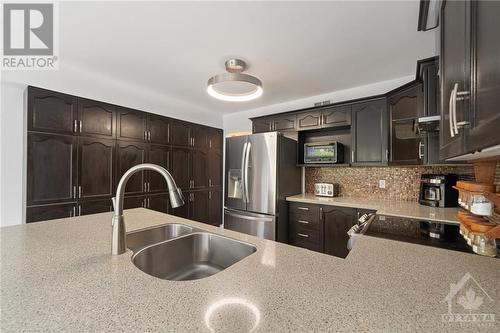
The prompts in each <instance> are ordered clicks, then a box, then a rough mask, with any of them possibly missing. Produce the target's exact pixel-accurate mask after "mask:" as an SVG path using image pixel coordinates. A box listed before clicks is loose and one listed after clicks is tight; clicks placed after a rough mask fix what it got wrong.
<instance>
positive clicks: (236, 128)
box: [223, 76, 415, 135]
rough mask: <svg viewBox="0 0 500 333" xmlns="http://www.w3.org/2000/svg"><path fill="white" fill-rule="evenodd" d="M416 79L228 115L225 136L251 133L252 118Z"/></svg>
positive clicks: (376, 92) (353, 96) (387, 88)
mask: <svg viewBox="0 0 500 333" xmlns="http://www.w3.org/2000/svg"><path fill="white" fill-rule="evenodd" d="M414 79H415V76H404V77H400V78H397V79H393V80H388V81H381V82H375V83H371V84H367V85H364V86H359V87H355V88H349V89H344V90H339V91H334V92H331V93H328V94H322V95H316V96H311V97H307V98H302V99H297V100H293V101H288V102H285V103H279V104H274V105H269V106H265V107H261V108H257V109H251V110H247V111H242V112H237V113H232V114H227V115H224V116H223V123H224V132H225V134H226V135H227V134H231V133H239V132H251V131H252V122H251V121H250V120H249V119H248V118H250V117H257V116H264V115H267V114H275V113H279V112H286V111H291V110H296V109H302V108H307V107H312V106H314V103H315V102H321V101H326V100H330V101H331V102H332V103H336V102H341V101H347V100H351V99H356V98H362V97H368V96H373V95H379V94H385V93H386V92H388V91H391V90H392V89H394V88H397V87H399V86H401V85H403V84H405V83H408V82H410V81H412V80H414Z"/></svg>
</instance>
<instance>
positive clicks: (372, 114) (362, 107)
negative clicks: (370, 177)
mask: <svg viewBox="0 0 500 333" xmlns="http://www.w3.org/2000/svg"><path fill="white" fill-rule="evenodd" d="M352 118H353V119H352V122H353V124H352V127H351V133H352V134H351V135H352V148H351V155H352V156H351V160H352V163H353V164H355V165H385V164H387V157H388V156H387V155H388V154H389V151H388V148H387V141H388V136H389V135H388V120H387V105H386V100H385V98H382V99H375V100H371V101H368V102H363V103H357V104H353V106H352Z"/></svg>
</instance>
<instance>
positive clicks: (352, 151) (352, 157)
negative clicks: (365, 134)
mask: <svg viewBox="0 0 500 333" xmlns="http://www.w3.org/2000/svg"><path fill="white" fill-rule="evenodd" d="M351 162H354V150H351Z"/></svg>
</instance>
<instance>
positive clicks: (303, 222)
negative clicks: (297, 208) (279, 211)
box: [297, 220, 309, 224]
mask: <svg viewBox="0 0 500 333" xmlns="http://www.w3.org/2000/svg"><path fill="white" fill-rule="evenodd" d="M297 222H299V223H302V224H309V222H308V221H304V220H297Z"/></svg>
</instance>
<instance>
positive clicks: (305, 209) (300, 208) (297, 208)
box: [297, 207, 309, 210]
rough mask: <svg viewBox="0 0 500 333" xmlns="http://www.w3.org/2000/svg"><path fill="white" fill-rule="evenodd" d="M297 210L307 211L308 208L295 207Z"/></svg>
mask: <svg viewBox="0 0 500 333" xmlns="http://www.w3.org/2000/svg"><path fill="white" fill-rule="evenodd" d="M297 209H299V210H309V208H307V207H297Z"/></svg>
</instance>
